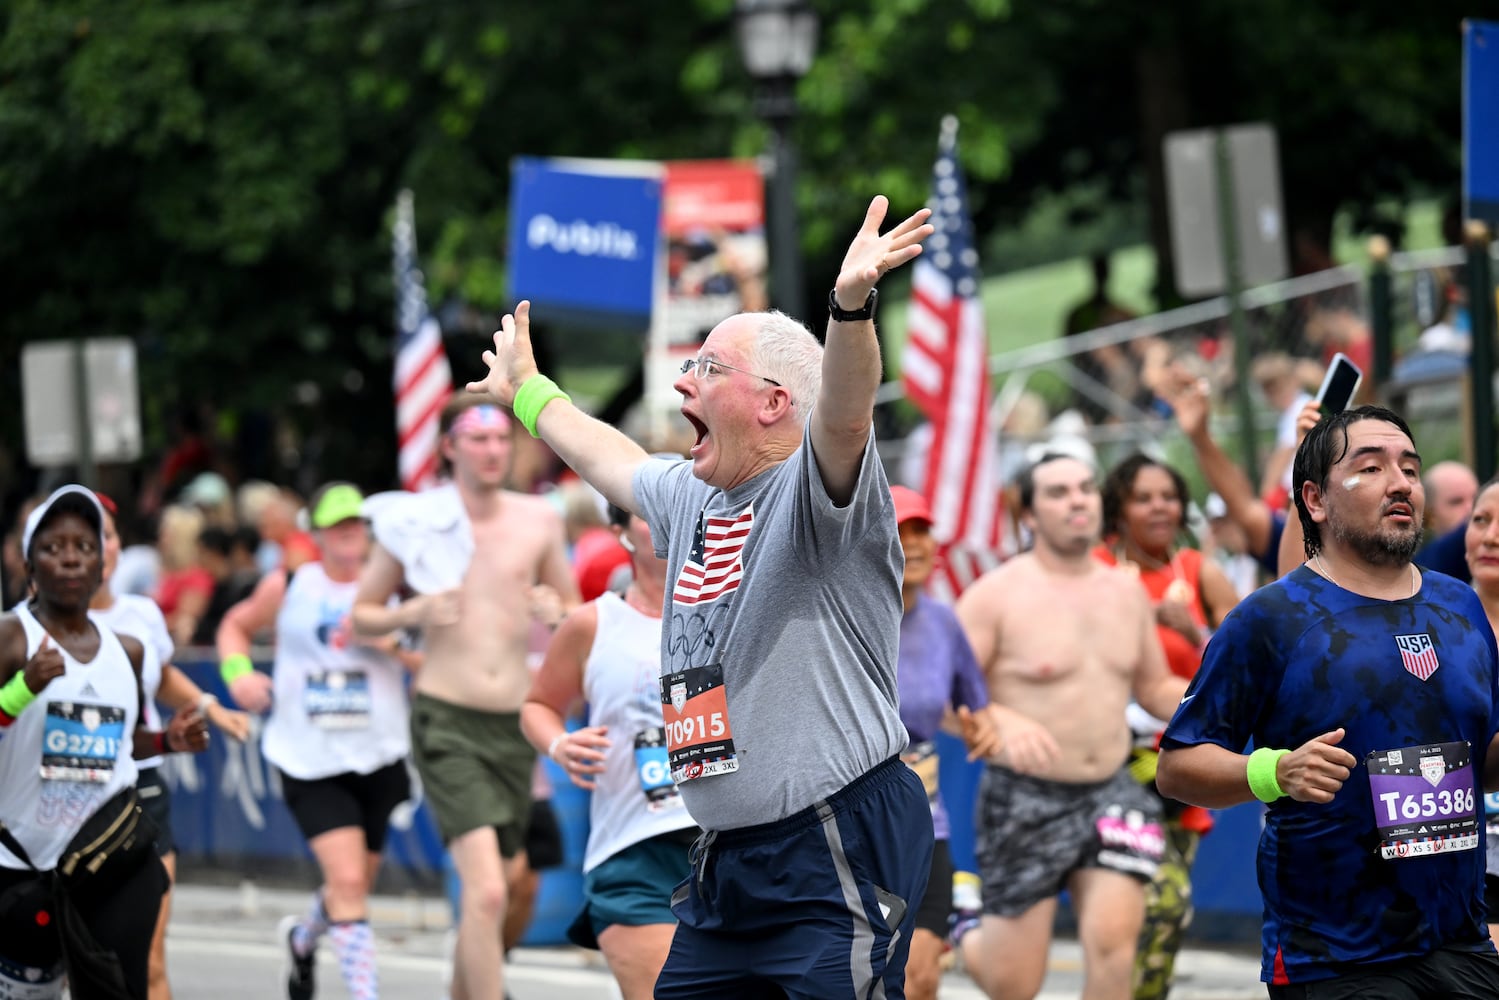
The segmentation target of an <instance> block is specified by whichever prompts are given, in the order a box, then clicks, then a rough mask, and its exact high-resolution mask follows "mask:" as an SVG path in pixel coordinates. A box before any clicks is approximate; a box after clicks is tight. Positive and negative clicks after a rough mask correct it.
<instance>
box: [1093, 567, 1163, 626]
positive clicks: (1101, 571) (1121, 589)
mask: <svg viewBox="0 0 1499 1000" xmlns="http://www.w3.org/2000/svg"><path fill="white" fill-rule="evenodd" d="M1097 581H1098V586H1099V587H1100V588H1101V589H1102V590H1103V592H1104V593H1105V594H1107V595H1108V596H1109V597H1110V598H1112V599H1115V600H1117V602H1118V603H1119V605H1120V606H1122V607H1126V608H1129V609H1132V610H1139V611H1141V612H1144V613H1147V614H1148V613H1150V595H1149V594H1147V593H1146V592H1145V588H1144V587H1142V586H1140V580H1139V578H1138V577H1137V576H1136V575H1135V574H1134V573H1132V572H1130V571H1129V570H1127V569H1124V568H1122V567H1119V566H1107V565H1105V564H1103V563H1099V564H1098V571H1097Z"/></svg>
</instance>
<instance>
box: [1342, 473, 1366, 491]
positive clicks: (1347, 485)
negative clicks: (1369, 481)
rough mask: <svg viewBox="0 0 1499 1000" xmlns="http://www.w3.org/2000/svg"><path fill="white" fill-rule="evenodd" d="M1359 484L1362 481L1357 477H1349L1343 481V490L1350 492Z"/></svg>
mask: <svg viewBox="0 0 1499 1000" xmlns="http://www.w3.org/2000/svg"><path fill="white" fill-rule="evenodd" d="M1361 482H1363V479H1362V478H1360V477H1359V476H1349V477H1348V478H1347V479H1345V480H1343V489H1345V490H1351V489H1353V488H1354V487H1355V486H1357V485H1358V484H1359V483H1361Z"/></svg>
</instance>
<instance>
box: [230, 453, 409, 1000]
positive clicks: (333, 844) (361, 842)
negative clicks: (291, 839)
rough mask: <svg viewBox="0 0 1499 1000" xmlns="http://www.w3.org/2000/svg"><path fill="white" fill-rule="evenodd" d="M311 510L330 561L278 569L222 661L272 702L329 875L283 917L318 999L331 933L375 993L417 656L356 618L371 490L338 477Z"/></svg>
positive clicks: (404, 791) (276, 740)
mask: <svg viewBox="0 0 1499 1000" xmlns="http://www.w3.org/2000/svg"><path fill="white" fill-rule="evenodd" d="M309 509H310V510H311V515H310V521H311V526H312V529H313V535H314V538H315V539H316V541H317V544H318V548H319V550H320V552H321V554H322V559H321V561H319V562H310V563H305V564H304V565H302V566H301V567H300V568H298V569H297V571H296V572H295V573H294V574H293V575H292V577H291V580H290V581H289V582H287V583H285V584H284V587H283V586H282V585H278V581H277V580H276V577H278V576H281V574H273V575H272V576H271V577H270V578H268V580H267V581H264V582H262V585H261V586H259V587H257V588H256V590H255V592H254V593H253V594H251V596H250V597H248V598H246V599H245V600H244V601H242V602H240V603H239V604H237V605H235V606H234V607H233V608H232V609H230V611H229V613H228V614H227V615H225V616H224V621H223V624H221V625H220V626H219V633H218V648H219V658H220V664H221V666H220V671H221V673H222V675H223V677H224V680H225V682H226V683H227V684H228V685H229V693H230V695H231V696H232V697H233V698H234V700H235V701H236V702H237V703H239V704H240V705H241V706H242V707H244V708H246V709H249V710H250V711H252V712H264V711H266V710H267V709H269V710H270V713H271V714H270V718H269V720H267V722H266V725H265V730H264V732H263V733H262V735H261V751H262V753H264V755H265V759H266V760H267V761H268V762H269V763H270V764H272V765H274V766H275V767H276V768H277V769H278V770H279V771H280V772H281V788H282V793H283V795H284V797H285V799H286V805H287V808H288V809H289V810H290V811H291V814H292V816H293V818H295V819H296V821H297V826H298V828H299V829H300V830H301V831H302V835H303V836H304V837H306V838H307V844H308V846H309V847H310V848H311V849H312V853H313V855H314V856H315V857H316V858H317V862H318V868H319V870H320V872H321V874H322V885H321V886H320V887H319V888H318V890H317V892H316V893H314V894H313V898H312V905H311V907H310V909H309V911H308V913H307V915H306V916H304V917H302V918H301V919H298V918H296V917H287V918H286V919H285V920H283V921H282V923H281V928H280V931H279V933H280V937H281V943H282V945H283V947H285V948H286V949H287V958H288V968H287V995H288V997H290V1000H310V998H311V997H312V996H313V994H314V991H315V988H316V987H315V983H314V979H313V974H314V969H315V967H316V948H317V943H318V941H319V939H320V938H322V937H323V936H324V935H327V937H328V938H329V939H330V940H331V941H332V943H333V950H334V953H335V954H336V955H337V957H338V964H339V970H340V972H341V973H342V976H343V981H344V985H345V987H347V989H348V995H349V997H350V998H351V1000H375V998H376V997H378V996H379V977H378V975H377V973H376V969H375V943H374V936H373V934H372V933H371V931H370V925H369V918H368V899H369V893H370V888H371V886H373V885H374V882H375V874H376V872H377V871H378V870H379V867H380V854H381V851H382V850H383V849H384V847H385V836H386V832H387V830H388V828H389V823H390V814H391V810H393V809H395V807H396V806H397V805H399V804H400V803H402V802H404V801H405V800H406V799H407V798H408V797H409V795H410V791H411V789H410V784H409V779H408V777H407V773H406V756H407V754H408V753H409V751H410V737H409V735H408V725H407V703H406V690H405V676H404V671H405V669H406V665H405V664H403V660H402V658H401V657H400V656H398V655H397V646H396V642H395V637H394V636H391V637H386V638H383V639H380V640H376V641H375V642H373V643H372V644H365V643H362V642H360V641H358V640H356V638H355V637H354V635H353V633H352V631H351V628H350V623H349V613H350V611H351V609H352V608H353V604H354V591H355V589H356V586H357V583H358V579H359V571H360V568H361V567H362V566H363V564H364V561H365V558H366V556H368V554H369V550H370V536H369V529H368V526H367V525H366V523H365V520H364V497H363V496H362V495H361V494H360V492H359V490H358V489H357V488H355V487H354V486H352V485H351V484H349V483H341V482H333V483H328V484H326V485H325V486H323V487H322V488H320V489H319V490H318V491H317V492H316V493H315V494H313V497H312V501H311V503H310V504H309ZM283 579H284V577H283ZM272 624H274V625H275V629H276V660H275V663H274V665H273V666H272V672H271V675H270V676H267V675H265V674H263V673H261V672H259V671H257V670H255V668H254V666H253V665H252V664H251V662H250V657H249V651H250V640H251V636H253V635H254V634H255V633H256V632H259V631H260V630H262V629H264V628H266V627H268V626H270V625H272ZM410 665H411V666H412V667H413V668H414V667H415V665H416V664H415V662H414V661H411V663H410Z"/></svg>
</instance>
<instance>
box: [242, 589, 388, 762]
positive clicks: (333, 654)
mask: <svg viewBox="0 0 1499 1000" xmlns="http://www.w3.org/2000/svg"><path fill="white" fill-rule="evenodd" d="M357 587H358V583H357V581H353V580H351V581H349V582H348V583H335V582H334V581H332V580H330V579H328V574H326V573H324V572H323V567H322V564H321V563H307V564H306V565H304V566H303V567H302V568H300V569H299V570H297V573H296V575H295V576H293V577H292V580H291V583H290V584H288V585H287V588H286V597H285V598H284V599H283V600H282V602H281V613H280V614H279V615H277V616H276V662H275V665H274V667H273V668H272V679H273V685H274V688H273V692H274V694H273V696H274V699H275V700H274V702H273V703H272V706H271V717H270V720H269V721H268V722H267V723H266V726H265V731H264V733H262V735H261V740H260V745H261V752H262V753H264V754H265V759H266V760H268V761H270V762H271V763H272V764H274V765H276V766H277V767H279V768H280V769H281V770H283V771H285V772H286V773H287V774H289V775H291V776H292V777H293V778H300V779H301V780H303V781H316V780H317V779H319V778H331V777H333V776H334V775H335V774H346V773H350V772H352V773H354V774H371V773H373V772H375V771H378V770H379V769H380V768H382V767H385V766H386V765H388V764H394V763H395V762H396V761H398V760H401V759H403V758H404V757H405V756H406V754H407V752H408V751H409V750H410V748H411V737H410V733H409V729H408V725H407V704H406V688H405V683H406V677H405V668H404V667H402V666H401V663H400V661H398V660H396V659H395V658H393V657H390V656H387V655H385V654H384V653H379V652H376V651H375V650H373V649H371V648H370V647H368V646H361V645H357V644H356V643H355V642H354V636H353V631H352V628H351V626H350V622H349V613H350V611H351V610H352V609H353V607H354V591H355V590H356V588H357Z"/></svg>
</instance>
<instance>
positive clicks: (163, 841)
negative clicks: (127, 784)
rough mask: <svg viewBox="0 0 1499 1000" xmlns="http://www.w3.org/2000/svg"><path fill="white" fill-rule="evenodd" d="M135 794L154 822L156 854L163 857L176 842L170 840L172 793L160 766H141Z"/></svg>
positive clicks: (169, 852)
mask: <svg viewBox="0 0 1499 1000" xmlns="http://www.w3.org/2000/svg"><path fill="white" fill-rule="evenodd" d="M135 794H136V795H137V796H138V797H139V798H140V803H141V809H142V810H143V811H144V812H145V814H146V815H147V816H150V817H151V822H153V823H155V824H156V856H157V857H159V858H164V857H166V856H167V855H168V854H171V853H172V851H173V850H174V849H175V847H176V844H175V843H174V842H173V840H172V793H171V791H169V790H168V789H167V783H166V782H165V781H163V780H162V778H161V768H159V767H143V768H141V769H140V774H139V776H138V777H137V778H136V779H135Z"/></svg>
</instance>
